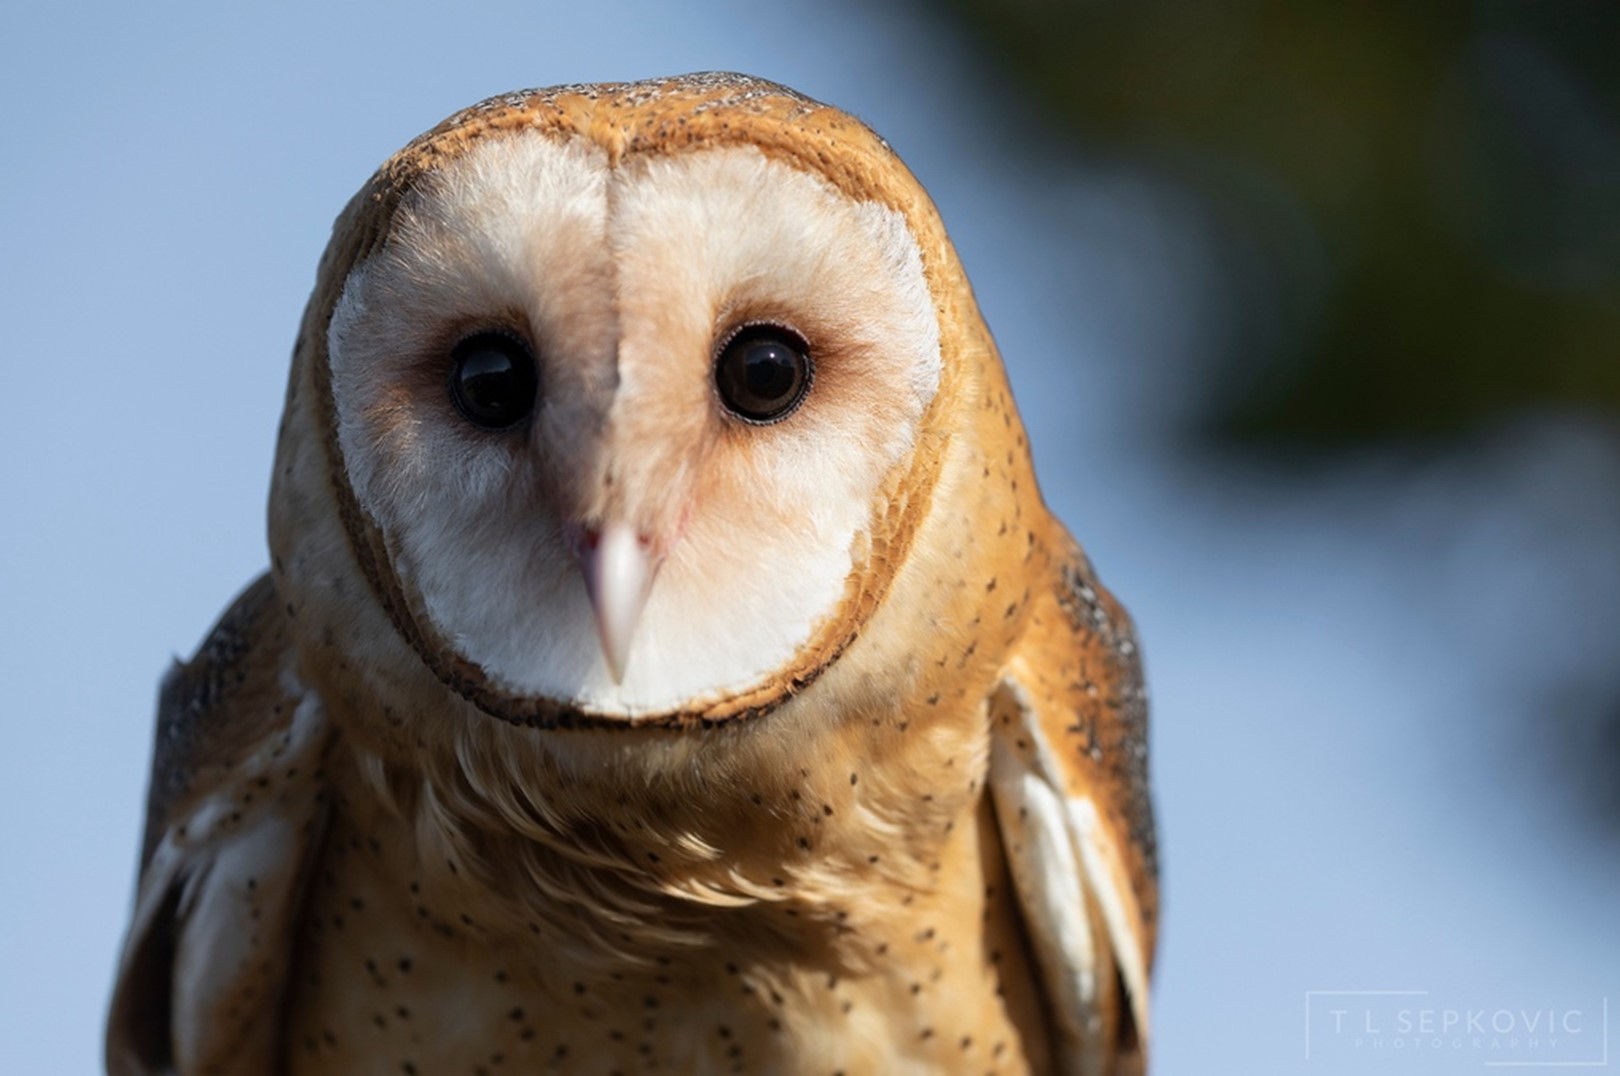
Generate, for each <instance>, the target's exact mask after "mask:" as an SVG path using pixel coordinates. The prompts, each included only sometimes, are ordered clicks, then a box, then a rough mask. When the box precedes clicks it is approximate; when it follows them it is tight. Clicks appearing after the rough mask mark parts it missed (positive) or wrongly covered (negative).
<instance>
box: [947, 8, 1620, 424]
mask: <svg viewBox="0 0 1620 1076" xmlns="http://www.w3.org/2000/svg"><path fill="white" fill-rule="evenodd" d="M944 10H946V11H948V12H950V13H951V15H952V16H953V17H954V18H955V19H957V20H958V21H959V22H960V23H962V24H964V25H965V27H966V28H967V30H968V32H969V33H970V34H971V35H972V38H973V40H974V41H975V42H976V43H978V44H979V45H980V46H981V47H982V48H983V49H985V50H986V51H987V52H988V54H989V56H990V57H991V60H992V62H993V63H995V64H996V65H997V66H998V67H999V68H1000V69H1001V70H1002V71H1003V72H1004V73H1005V76H1006V77H1007V78H1008V79H1009V80H1011V81H1012V83H1013V84H1014V87H1015V88H1017V89H1020V90H1022V91H1024V92H1025V94H1026V96H1027V98H1028V99H1029V100H1030V101H1031V103H1032V104H1033V105H1034V106H1035V108H1036V109H1037V110H1038V115H1039V117H1040V122H1041V127H1040V129H1041V130H1043V131H1046V132H1049V133H1050V134H1051V136H1052V137H1053V138H1054V139H1055V140H1062V141H1067V142H1068V144H1069V145H1071V146H1073V147H1075V148H1077V149H1078V150H1079V151H1080V152H1082V153H1087V154H1099V153H1100V154H1106V155H1112V156H1115V157H1119V158H1123V159H1126V160H1129V161H1134V162H1138V163H1144V164H1146V165H1147V166H1149V167H1152V168H1155V169H1160V170H1163V171H1165V172H1166V173H1168V174H1169V175H1170V176H1171V177H1172V178H1174V179H1177V180H1180V181H1184V182H1185V183H1186V184H1187V187H1188V189H1190V190H1192V191H1194V192H1195V194H1196V195H1197V197H1198V199H1199V201H1200V203H1201V204H1202V205H1203V206H1204V208H1205V209H1206V210H1207V212H1208V215H1209V219H1210V220H1211V221H1212V222H1213V225H1212V228H1211V230H1210V234H1211V236H1212V237H1213V243H1214V246H1213V249H1212V250H1211V252H1210V256H1211V257H1212V258H1213V259H1214V274H1213V275H1214V277H1215V278H1216V279H1220V278H1222V277H1223V276H1230V277H1231V278H1232V282H1231V284H1230V286H1229V287H1227V288H1225V289H1223V292H1224V293H1227V294H1229V296H1230V297H1231V299H1232V301H1231V302H1229V303H1228V304H1226V305H1227V306H1229V307H1231V308H1232V309H1230V310H1229V311H1226V312H1223V314H1222V318H1223V319H1224V324H1219V325H1214V326H1211V328H1210V334H1211V337H1212V338H1211V339H1210V340H1209V344H1210V348H1211V352H1212V353H1213V354H1214V356H1215V357H1216V359H1217V360H1218V362H1219V363H1220V367H1219V369H1220V376H1219V377H1218V378H1215V379H1213V383H1214V384H1217V385H1219V386H1221V388H1220V390H1219V392H1218V394H1217V395H1218V398H1216V399H1214V400H1212V401H1210V402H1209V406H1208V408H1207V410H1206V414H1207V416H1208V418H1209V429H1210V430H1211V431H1213V432H1215V433H1216V434H1218V435H1219V436H1221V437H1223V438H1227V439H1235V440H1237V441H1238V442H1240V443H1246V444H1251V445H1261V446H1264V445H1271V446H1273V447H1282V446H1291V447H1293V448H1299V447H1307V446H1309V447H1315V448H1322V449H1340V448H1348V447H1356V446H1361V445H1366V444H1369V443H1380V442H1390V441H1404V440H1412V439H1428V438H1434V437H1442V436H1445V435H1449V434H1456V433H1462V432H1465V431H1469V430H1472V429H1475V428H1478V427H1479V426H1481V425H1484V424H1487V423H1490V422H1492V421H1493V420H1497V419H1501V418H1503V417H1507V416H1510V415H1511V414H1513V413H1515V412H1517V411H1521V410H1525V409H1542V408H1547V407H1570V408H1575V409H1580V410H1596V411H1599V412H1602V413H1605V414H1607V415H1609V416H1611V417H1612V416H1616V415H1617V414H1620V2H1616V0H1534V2H1532V0H1519V2H1480V3H1472V4H1470V3H1457V2H1451V0H1424V2H1421V3H1418V2H1413V0H1393V2H1350V3H1346V2H1343V0H1250V2H1223V3H1216V2H1202V0H1067V2H1065V0H945V3H944ZM1250 300H1252V301H1250Z"/></svg>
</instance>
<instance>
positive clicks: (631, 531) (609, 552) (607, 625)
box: [573, 523, 660, 684]
mask: <svg viewBox="0 0 1620 1076" xmlns="http://www.w3.org/2000/svg"><path fill="white" fill-rule="evenodd" d="M575 535H576V536H575V540H574V542H573V545H574V555H575V556H576V557H577V558H578V559H579V567H580V571H581V572H583V573H584V575H585V590H586V592H587V593H588V594H589V595H590V597H591V608H593V609H594V610H595V611H596V634H597V638H598V639H599V640H600V641H601V643H602V656H603V657H604V658H606V659H607V666H608V672H610V673H612V674H613V682H614V683H615V684H618V683H622V682H623V681H624V669H625V665H626V664H628V662H629V660H630V643H631V640H632V639H634V638H635V634H636V625H637V624H638V623H640V621H641V611H642V610H643V609H644V608H646V605H647V595H648V594H650V593H652V582H653V577H654V576H655V575H657V574H658V564H659V559H660V558H657V557H655V556H654V555H653V552H652V543H651V542H650V541H648V540H647V539H646V538H643V537H642V536H640V535H639V534H637V533H636V530H635V528H634V527H631V526H630V525H628V524H625V523H609V524H608V525H607V526H605V527H603V528H601V529H600V530H598V529H596V528H594V527H588V528H587V527H582V528H579V530H578V531H576V532H575Z"/></svg>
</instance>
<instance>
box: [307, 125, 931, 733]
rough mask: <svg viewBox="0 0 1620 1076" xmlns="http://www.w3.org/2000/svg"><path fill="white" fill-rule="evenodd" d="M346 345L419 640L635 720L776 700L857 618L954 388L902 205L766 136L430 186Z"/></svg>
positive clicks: (526, 133) (557, 153) (470, 175)
mask: <svg viewBox="0 0 1620 1076" xmlns="http://www.w3.org/2000/svg"><path fill="white" fill-rule="evenodd" d="M326 351H327V361H328V367H329V370H330V387H331V397H332V401H331V402H332V412H333V419H332V423H333V429H334V431H335V438H334V439H335V442H336V448H337V451H338V454H339V455H340V457H341V461H340V462H341V467H342V470H343V472H344V475H345V478H346V480H347V484H348V486H349V488H350V489H352V491H353V498H354V501H355V503H356V505H357V506H358V508H359V509H360V510H361V511H362V512H363V513H364V514H365V516H366V517H367V518H368V519H369V521H370V524H371V525H372V526H373V527H374V528H375V530H376V532H377V533H378V534H379V535H380V536H381V541H382V544H383V546H384V547H385V549H386V556H387V558H388V561H389V563H390V565H391V568H392V573H393V575H394V576H395V577H397V580H398V583H399V586H400V589H401V591H402V592H403V597H404V600H403V605H404V606H405V607H406V609H407V610H408V613H407V615H408V616H409V617H410V618H411V619H412V620H413V622H414V623H413V625H412V626H413V629H414V630H415V631H416V632H418V633H419V634H420V636H421V638H423V639H427V640H430V641H431V645H432V646H434V647H439V648H443V649H444V650H446V651H447V652H448V656H447V660H448V662H449V664H450V665H452V666H453V667H455V668H457V669H460V670H466V671H467V675H471V676H475V677H477V678H479V679H480V681H481V682H482V683H485V684H487V685H488V687H489V690H490V691H492V692H493V693H494V694H496V695H498V696H500V697H503V698H511V699H515V700H550V701H553V702H556V703H558V704H561V705H564V706H568V707H574V708H578V709H580V710H582V711H585V712H587V713H590V714H594V715H601V716H605V717H609V718H625V719H634V718H638V717H645V716H647V715H656V714H661V713H666V712H670V711H678V710H691V709H694V708H701V707H705V706H711V705H713V704H714V703H716V702H717V701H722V700H724V699H726V698H729V697H733V696H738V695H744V694H747V693H750V692H755V691H758V690H759V689H760V685H761V684H763V683H766V682H768V681H770V680H772V678H773V677H779V676H780V675H781V673H782V670H784V669H787V668H791V667H793V666H794V664H795V662H796V661H797V660H798V658H799V656H800V655H801V654H802V653H803V652H804V651H805V649H806V648H807V647H808V646H809V645H810V644H811V643H812V641H813V640H815V639H816V638H818V633H822V632H824V631H825V629H826V627H827V625H828V624H829V623H830V622H831V621H832V620H834V619H836V618H838V617H840V616H842V615H844V611H847V607H848V606H849V604H850V602H851V601H852V595H853V594H857V593H858V592H859V591H860V589H861V587H862V580H861V578H860V576H861V572H862V566H863V565H864V564H865V563H866V561H867V557H868V553H869V552H870V545H869V543H870V536H871V534H872V531H873V528H874V526H875V525H876V524H877V523H878V521H880V520H881V519H883V518H884V516H885V513H886V512H888V511H889V509H890V505H889V504H888V503H887V501H888V495H889V492H890V491H891V490H892V488H893V486H894V481H893V476H894V475H895V474H896V473H897V471H898V470H900V469H903V468H904V467H905V466H906V465H907V462H908V460H909V459H910V457H911V456H912V454H913V451H914V449H915V446H916V442H917V438H918V435H919V429H920V425H921V423H922V421H923V416H924V413H925V411H926V409H927V408H928V406H929V404H930V402H931V401H932V400H933V398H934V396H935V394H936V392H937V391H938V389H939V384H940V371H941V356H940V327H939V320H938V315H937V314H936V309H935V304H934V299H933V297H932V295H931V293H930V290H929V286H928V283H927V280H926V279H925V275H924V267H923V262H922V258H921V255H920V253H919V246H918V243H917V240H916V238H915V237H914V236H913V234H912V232H911V230H910V228H909V227H908V224H907V221H906V219H905V217H904V216H903V215H902V214H901V213H900V212H899V211H897V210H896V209H893V208H890V207H886V206H883V205H881V204H879V203H877V202H864V201H860V200H858V199H852V198H850V197H849V196H848V195H847V194H845V193H843V192H841V191H839V190H837V189H835V187H834V186H833V185H832V184H830V183H829V182H827V181H826V180H824V179H823V178H821V177H820V176H817V175H815V174H813V173H812V172H811V171H808V170H806V169H804V168H801V167H795V166H793V165H791V164H789V163H785V162H784V161H782V160H779V159H774V158H773V157H771V156H768V155H767V154H766V153H765V152H763V151H762V150H761V149H759V148H756V147H755V146H751V145H722V146H702V147H698V148H694V149H690V150H686V151H683V152H676V153H660V154H643V155H626V156H622V157H620V156H616V155H610V152H609V150H608V149H607V148H605V147H604V146H602V145H601V144H599V143H598V142H597V141H594V140H591V139H589V138H586V137H584V136H581V135H569V136H557V135H555V134H551V133H545V132H541V131H538V130H518V131H513V132H503V133H501V134H499V135H494V136H490V137H487V138H484V139H482V140H480V141H479V142H478V143H477V144H476V145H473V146H472V147H470V148H468V149H466V150H465V151H464V152H461V153H459V154H458V155H455V156H453V157H451V158H449V159H448V160H446V161H444V162H443V163H441V164H439V165H438V166H437V167H435V168H433V169H431V170H428V171H425V172H424V174H422V175H421V176H420V177H418V178H417V179H416V180H415V182H413V183H412V184H411V186H410V187H409V189H407V190H406V191H405V192H404V193H403V195H402V196H401V198H400V201H399V204H398V206H397V208H396V209H395V210H394V212H393V215H392V218H391V220H390V222H389V226H388V232H387V238H386V240H385V241H384V242H382V243H381V244H380V245H378V246H377V247H376V248H375V249H374V250H373V251H372V252H371V253H370V254H369V255H368V256H366V257H365V258H363V259H362V260H361V261H359V262H358V263H357V264H356V265H355V266H354V267H353V268H352V269H351V270H350V271H349V272H348V274H347V276H346V278H345V279H344V281H343V283H342V286H341V291H340V292H339V296H338V299H337V302H336V305H335V307H334V309H333V312H332V316H331V320H330V324H329V328H328V331H327V336H326ZM396 619H398V614H396ZM420 645H421V644H420V643H419V646H420Z"/></svg>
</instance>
